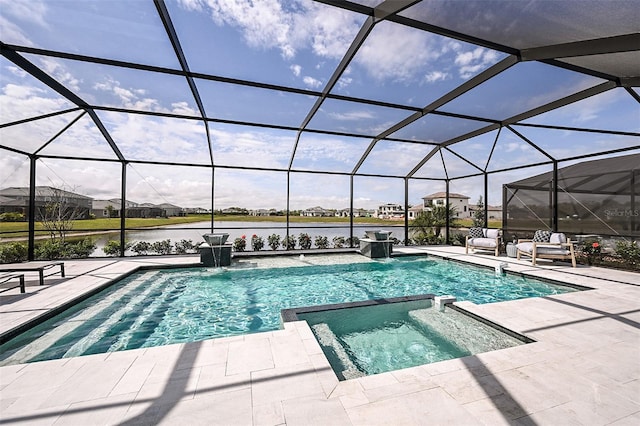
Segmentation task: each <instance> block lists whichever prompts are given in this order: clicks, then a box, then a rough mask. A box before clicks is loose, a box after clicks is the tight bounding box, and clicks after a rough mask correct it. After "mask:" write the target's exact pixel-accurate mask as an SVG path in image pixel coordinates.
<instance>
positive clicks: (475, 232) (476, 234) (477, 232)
mask: <svg viewBox="0 0 640 426" xmlns="http://www.w3.org/2000/svg"><path fill="white" fill-rule="evenodd" d="M482 237H484V232H482V228H469V238H482Z"/></svg>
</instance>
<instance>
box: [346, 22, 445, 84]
mask: <svg viewBox="0 0 640 426" xmlns="http://www.w3.org/2000/svg"><path fill="white" fill-rule="evenodd" d="M440 55H441V52H440V48H439V46H438V44H437V41H436V39H435V37H434V36H432V35H431V34H428V33H425V32H423V31H416V30H413V29H410V28H407V27H404V26H401V25H395V24H390V23H381V24H378V26H377V27H376V28H375V30H374V31H373V32H372V33H371V34H370V35H369V38H368V39H367V42H366V43H365V45H364V46H363V47H362V48H361V49H360V51H359V52H358V55H357V57H356V61H357V62H358V63H359V64H361V65H363V66H364V67H365V68H366V69H367V71H368V72H369V74H370V75H371V76H372V77H374V78H376V79H378V80H383V79H393V80H395V81H400V82H409V81H411V80H413V79H414V78H415V76H416V75H418V74H419V73H420V72H421V71H422V70H424V69H425V67H427V66H428V64H429V63H431V62H432V61H435V60H436V59H437V58H438V57H440Z"/></svg>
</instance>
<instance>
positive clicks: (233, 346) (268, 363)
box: [227, 339, 274, 376]
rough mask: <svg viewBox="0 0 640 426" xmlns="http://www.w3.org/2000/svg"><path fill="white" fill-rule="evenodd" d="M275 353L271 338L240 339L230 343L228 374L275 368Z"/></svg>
mask: <svg viewBox="0 0 640 426" xmlns="http://www.w3.org/2000/svg"><path fill="white" fill-rule="evenodd" d="M273 367H274V362H273V354H272V353H271V342H270V341H269V339H259V340H251V341H248V342H245V341H239V342H231V343H230V344H229V354H228V358H227V374H228V375H230V376H233V375H235V374H240V373H246V372H252V371H259V370H264V369H268V368H273Z"/></svg>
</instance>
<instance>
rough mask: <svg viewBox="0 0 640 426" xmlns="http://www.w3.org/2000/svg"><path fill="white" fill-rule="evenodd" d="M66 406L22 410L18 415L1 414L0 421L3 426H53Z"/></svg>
mask: <svg viewBox="0 0 640 426" xmlns="http://www.w3.org/2000/svg"><path fill="white" fill-rule="evenodd" d="M67 407H68V406H66V405H65V406H61V407H50V408H37V409H30V410H22V411H20V412H18V413H6V412H4V411H3V412H2V416H0V420H1V421H2V423H3V424H9V425H29V426H32V425H33V426H48V425H53V424H54V423H55V421H56V420H57V419H58V417H60V416H61V415H62V414H63V413H64V411H65V410H66V409H67Z"/></svg>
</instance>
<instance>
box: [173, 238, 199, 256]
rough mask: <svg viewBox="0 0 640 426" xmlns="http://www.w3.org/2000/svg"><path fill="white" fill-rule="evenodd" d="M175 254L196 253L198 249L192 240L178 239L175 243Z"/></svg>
mask: <svg viewBox="0 0 640 426" xmlns="http://www.w3.org/2000/svg"><path fill="white" fill-rule="evenodd" d="M175 247H176V253H177V254H186V253H196V252H197V251H198V245H197V244H194V243H193V241H192V240H180V241H179V242H176V243H175Z"/></svg>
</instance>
